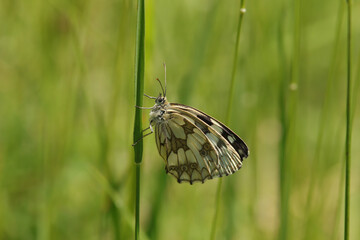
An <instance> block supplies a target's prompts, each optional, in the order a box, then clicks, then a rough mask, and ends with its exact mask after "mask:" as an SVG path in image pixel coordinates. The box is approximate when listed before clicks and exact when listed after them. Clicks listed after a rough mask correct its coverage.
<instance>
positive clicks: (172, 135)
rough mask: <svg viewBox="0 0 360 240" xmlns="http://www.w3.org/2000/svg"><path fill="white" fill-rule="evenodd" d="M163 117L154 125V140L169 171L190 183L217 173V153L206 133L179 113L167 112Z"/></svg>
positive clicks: (201, 180)
mask: <svg viewBox="0 0 360 240" xmlns="http://www.w3.org/2000/svg"><path fill="white" fill-rule="evenodd" d="M164 118H165V121H164V122H161V123H158V124H157V125H156V126H155V139H156V145H157V147H158V151H159V153H160V155H161V156H162V158H163V159H164V160H165V170H166V172H167V173H170V174H171V175H173V176H174V177H175V178H177V180H178V182H179V183H180V182H189V183H190V184H192V183H193V182H196V181H200V182H204V181H205V180H207V179H211V178H213V177H214V176H218V175H219V169H218V164H217V162H218V154H217V152H216V150H215V148H214V147H213V145H212V144H211V143H210V142H209V141H208V140H207V138H206V136H205V134H204V133H203V132H202V131H201V130H200V129H199V128H198V127H197V126H196V125H195V124H194V123H192V122H191V121H190V120H189V119H188V118H186V117H183V116H182V115H180V114H178V113H175V112H173V113H169V114H166V115H164Z"/></svg>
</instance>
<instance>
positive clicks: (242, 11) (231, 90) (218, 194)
mask: <svg viewBox="0 0 360 240" xmlns="http://www.w3.org/2000/svg"><path fill="white" fill-rule="evenodd" d="M245 12H246V9H245V0H240V9H239V19H238V25H237V33H236V42H235V50H234V59H233V67H232V72H231V82H230V86H229V95H228V103H227V112H226V119H225V124H226V125H228V124H229V121H230V117H231V108H232V99H233V96H234V85H235V74H236V66H237V61H238V49H239V42H240V32H241V26H242V22H243V18H244V14H245ZM221 189H222V179H221V178H220V179H219V181H218V185H217V189H216V199H215V214H214V218H213V221H212V227H211V234H210V239H215V236H216V226H217V219H218V217H219V209H220V202H221Z"/></svg>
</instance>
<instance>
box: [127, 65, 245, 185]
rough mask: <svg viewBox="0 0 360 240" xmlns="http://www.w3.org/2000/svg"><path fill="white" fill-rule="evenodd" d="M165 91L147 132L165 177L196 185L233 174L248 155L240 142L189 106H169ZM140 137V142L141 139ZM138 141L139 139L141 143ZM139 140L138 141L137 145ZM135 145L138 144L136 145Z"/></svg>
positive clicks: (156, 105) (156, 102)
mask: <svg viewBox="0 0 360 240" xmlns="http://www.w3.org/2000/svg"><path fill="white" fill-rule="evenodd" d="M164 67H165V90H164V88H163V86H162V84H161V82H160V81H159V79H157V80H158V81H159V83H160V85H161V88H162V94H161V93H160V95H159V96H158V97H151V96H148V95H146V94H144V95H145V96H146V97H148V98H151V99H155V105H154V106H153V107H150V108H143V107H141V108H142V109H151V112H150V119H149V121H150V126H149V127H148V128H146V129H145V130H144V131H146V130H148V129H150V131H151V132H150V133H148V134H146V135H143V137H145V136H147V135H149V134H151V133H153V132H154V130H153V126H154V127H155V140H156V145H157V148H158V151H159V153H160V155H161V157H162V158H163V159H164V160H165V170H166V173H170V174H171V175H173V176H174V177H175V178H176V179H177V181H178V182H179V183H181V182H189V183H190V184H192V183H193V182H196V181H199V182H202V183H204V181H205V180H207V179H212V178H214V177H222V176H227V175H230V174H233V173H234V172H236V171H237V170H239V169H240V168H241V166H242V161H243V159H244V158H247V157H248V155H249V150H248V147H247V146H246V144H245V143H244V141H243V140H241V139H240V138H239V137H238V136H237V135H236V134H235V133H234V132H233V131H231V130H230V129H229V128H228V127H226V126H225V125H224V124H222V123H221V122H220V121H218V120H216V119H214V118H212V117H210V116H209V115H207V114H205V113H203V112H201V111H199V110H197V109H195V108H192V107H189V106H185V105H182V104H178V103H169V102H168V101H167V99H166V66H165V64H164ZM143 137H142V138H143ZM142 138H141V139H142ZM141 139H139V140H138V141H140V140H141ZM138 141H137V142H138ZM137 142H135V143H134V145H135V144H136V143H137Z"/></svg>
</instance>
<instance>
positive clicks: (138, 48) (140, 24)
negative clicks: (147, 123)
mask: <svg viewBox="0 0 360 240" xmlns="http://www.w3.org/2000/svg"><path fill="white" fill-rule="evenodd" d="M137 10H138V11H137V22H136V42H135V104H136V106H142V102H143V94H144V68H145V66H144V65H145V46H144V45H145V43H144V40H145V11H144V0H138V9H137ZM141 137H142V122H141V110H140V109H139V108H135V120H134V135H133V139H134V142H136V141H137V140H138V139H140V138H141ZM134 152H135V154H134V161H135V239H136V240H137V239H139V229H140V166H141V162H142V155H143V142H142V141H139V142H138V143H137V144H136V145H135V146H134Z"/></svg>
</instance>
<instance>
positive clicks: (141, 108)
mask: <svg viewBox="0 0 360 240" xmlns="http://www.w3.org/2000/svg"><path fill="white" fill-rule="evenodd" d="M135 107H136V108H140V109H153V107H140V106H136V105H135Z"/></svg>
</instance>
